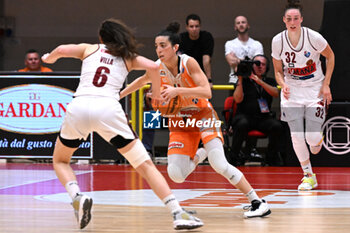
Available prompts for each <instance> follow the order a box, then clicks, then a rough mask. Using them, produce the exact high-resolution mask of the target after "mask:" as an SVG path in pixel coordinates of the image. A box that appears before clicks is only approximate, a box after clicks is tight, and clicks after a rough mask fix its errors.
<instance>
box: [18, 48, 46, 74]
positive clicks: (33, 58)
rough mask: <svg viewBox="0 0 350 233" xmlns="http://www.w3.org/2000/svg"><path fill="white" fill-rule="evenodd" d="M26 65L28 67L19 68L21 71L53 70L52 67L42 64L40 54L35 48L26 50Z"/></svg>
mask: <svg viewBox="0 0 350 233" xmlns="http://www.w3.org/2000/svg"><path fill="white" fill-rule="evenodd" d="M24 65H25V66H26V67H25V68H23V69H19V70H18V71H19V72H52V70H51V69H50V68H48V67H44V66H42V65H41V59H40V55H39V53H38V52H37V51H36V50H34V49H29V50H28V51H27V52H26V56H25V58H24Z"/></svg>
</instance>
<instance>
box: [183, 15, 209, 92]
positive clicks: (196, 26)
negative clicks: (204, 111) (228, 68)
mask: <svg viewBox="0 0 350 233" xmlns="http://www.w3.org/2000/svg"><path fill="white" fill-rule="evenodd" d="M186 30H187V31H186V32H183V33H181V34H180V39H181V42H180V48H179V52H180V53H184V54H187V55H189V56H191V57H193V58H194V59H196V61H197V62H198V64H199V66H200V67H201V69H202V70H203V72H204V73H205V75H206V76H207V78H208V81H209V83H210V86H212V76H211V57H212V55H213V50H214V39H213V36H212V35H211V33H210V32H207V31H201V19H200V18H199V16H198V15H196V14H191V15H188V16H187V17H186Z"/></svg>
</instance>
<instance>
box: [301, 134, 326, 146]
mask: <svg viewBox="0 0 350 233" xmlns="http://www.w3.org/2000/svg"><path fill="white" fill-rule="evenodd" d="M322 137H323V135H322V133H320V132H306V133H305V138H306V142H307V143H308V144H309V145H311V146H317V145H319V144H320V142H321V141H322Z"/></svg>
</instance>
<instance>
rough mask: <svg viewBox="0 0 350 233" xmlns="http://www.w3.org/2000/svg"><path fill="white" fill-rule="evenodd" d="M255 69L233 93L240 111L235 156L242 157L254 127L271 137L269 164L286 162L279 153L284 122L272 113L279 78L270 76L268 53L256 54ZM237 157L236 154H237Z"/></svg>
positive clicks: (236, 120) (235, 123)
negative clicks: (268, 72)
mask: <svg viewBox="0 0 350 233" xmlns="http://www.w3.org/2000/svg"><path fill="white" fill-rule="evenodd" d="M252 60H253V61H259V62H260V64H259V65H258V64H254V65H253V72H252V73H251V75H250V76H249V77H242V76H238V83H237V87H236V89H235V92H234V94H233V98H234V101H235V102H236V103H237V111H236V114H235V116H234V117H233V119H232V123H231V125H232V129H233V141H232V151H233V156H234V157H236V158H238V156H239V153H240V151H241V147H242V144H243V141H244V140H245V139H246V138H247V135H248V132H249V131H251V130H259V131H261V132H263V133H264V134H266V135H267V136H268V137H269V144H268V150H267V155H266V162H267V163H268V164H269V165H283V161H282V158H281V156H280V153H279V145H280V138H281V135H282V132H283V126H282V124H281V122H280V121H279V120H277V119H276V118H275V116H274V115H273V114H272V113H271V103H272V99H273V97H278V96H279V91H278V89H277V87H276V81H275V79H273V78H268V77H266V73H267V71H268V67H269V60H268V59H267V57H266V56H264V55H256V56H255V57H254V58H253V59H252ZM233 159H235V158H233Z"/></svg>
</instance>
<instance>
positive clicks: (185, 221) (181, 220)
mask: <svg viewBox="0 0 350 233" xmlns="http://www.w3.org/2000/svg"><path fill="white" fill-rule="evenodd" d="M173 218H174V229H175V230H183V229H186V230H190V229H196V228H199V227H202V226H203V222H202V221H201V220H200V219H199V218H197V217H194V216H193V215H191V214H190V213H189V212H187V211H185V210H181V211H178V212H175V213H173Z"/></svg>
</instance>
